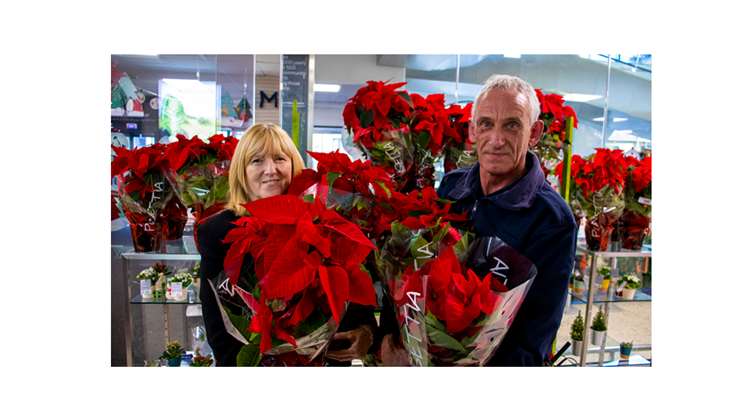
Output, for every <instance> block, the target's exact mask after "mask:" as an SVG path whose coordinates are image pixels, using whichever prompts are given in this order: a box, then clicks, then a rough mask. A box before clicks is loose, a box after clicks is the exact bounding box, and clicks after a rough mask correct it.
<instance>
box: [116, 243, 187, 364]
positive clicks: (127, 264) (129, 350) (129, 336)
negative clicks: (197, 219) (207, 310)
mask: <svg viewBox="0 0 750 411" xmlns="http://www.w3.org/2000/svg"><path fill="white" fill-rule="evenodd" d="M200 259H201V256H200V254H161V253H136V252H129V253H122V264H123V271H122V272H123V276H122V278H123V282H124V284H123V285H124V287H125V289H126V290H127V293H128V296H127V299H126V301H127V303H126V305H127V306H126V307H125V311H126V312H127V313H128V315H127V316H126V317H125V321H126V322H127V324H125V329H126V330H127V332H126V333H125V351H126V355H127V366H128V367H132V366H133V312H132V310H131V306H132V305H161V306H162V307H163V314H164V345H166V344H167V343H168V342H169V307H170V306H173V305H177V306H180V307H182V306H190V305H200V303H201V301H200V297H199V296H198V293H197V292H195V293H194V294H195V296H194V299H193V301H192V302H190V301H188V300H187V299H186V300H183V301H176V300H168V299H167V298H166V297H159V298H146V299H144V298H143V297H141V295H140V294H137V295H135V296H133V295H132V294H133V292H132V287H131V282H132V281H133V280H134V279H135V278H136V275H137V274H138V273H135V272H131V262H133V261H148V262H149V263H152V262H153V263H160V264H165V265H166V264H167V261H200Z"/></svg>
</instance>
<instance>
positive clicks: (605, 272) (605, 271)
mask: <svg viewBox="0 0 750 411" xmlns="http://www.w3.org/2000/svg"><path fill="white" fill-rule="evenodd" d="M596 273H597V274H599V275H601V276H602V277H603V278H604V279H605V280H611V279H612V269H611V268H609V267H600V268H599V269H598V270H596Z"/></svg>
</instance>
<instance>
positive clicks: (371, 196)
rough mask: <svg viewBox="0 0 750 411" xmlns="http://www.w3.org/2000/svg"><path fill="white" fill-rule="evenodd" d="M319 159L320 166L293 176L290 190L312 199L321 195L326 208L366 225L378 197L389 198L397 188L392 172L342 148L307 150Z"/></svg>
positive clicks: (367, 226)
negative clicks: (340, 149) (356, 158)
mask: <svg viewBox="0 0 750 411" xmlns="http://www.w3.org/2000/svg"><path fill="white" fill-rule="evenodd" d="M307 153H308V154H309V155H310V156H311V157H312V158H314V159H316V160H317V161H318V169H317V170H312V169H305V170H303V171H302V172H301V173H300V174H299V175H297V176H296V177H295V178H293V179H292V181H291V183H290V185H289V190H288V191H287V194H290V195H295V196H298V197H302V198H303V199H305V200H306V201H309V202H312V201H313V198H315V197H319V198H321V200H322V201H323V203H324V204H325V205H326V208H329V209H332V210H334V211H336V212H337V213H339V214H340V215H341V216H342V217H343V218H345V219H347V220H349V221H351V222H354V223H355V224H358V225H360V226H362V227H365V228H369V227H370V226H371V225H372V219H371V211H372V208H373V206H374V204H375V203H376V201H380V202H387V201H388V199H389V198H390V196H391V194H392V193H393V192H394V188H393V182H392V180H391V178H390V176H389V175H388V172H387V171H386V170H385V169H384V168H382V167H378V166H373V165H372V163H371V162H370V160H367V161H362V160H356V161H352V160H351V159H350V158H349V156H348V155H347V154H346V153H341V152H340V151H339V150H336V151H335V152H331V153H316V152H311V151H308V152H307Z"/></svg>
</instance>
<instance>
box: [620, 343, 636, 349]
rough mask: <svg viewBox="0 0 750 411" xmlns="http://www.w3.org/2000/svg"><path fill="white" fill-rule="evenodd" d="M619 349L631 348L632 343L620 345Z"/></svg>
mask: <svg viewBox="0 0 750 411" xmlns="http://www.w3.org/2000/svg"><path fill="white" fill-rule="evenodd" d="M620 347H622V348H633V343H632V342H624V343H620Z"/></svg>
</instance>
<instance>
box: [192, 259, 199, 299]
mask: <svg viewBox="0 0 750 411" xmlns="http://www.w3.org/2000/svg"><path fill="white" fill-rule="evenodd" d="M190 274H191V275H192V276H193V288H195V292H196V293H200V289H201V262H200V261H198V262H197V263H196V264H195V267H193V268H191V269H190Z"/></svg>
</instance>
